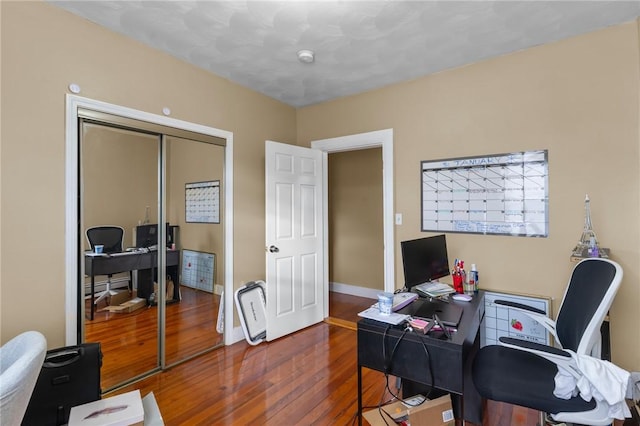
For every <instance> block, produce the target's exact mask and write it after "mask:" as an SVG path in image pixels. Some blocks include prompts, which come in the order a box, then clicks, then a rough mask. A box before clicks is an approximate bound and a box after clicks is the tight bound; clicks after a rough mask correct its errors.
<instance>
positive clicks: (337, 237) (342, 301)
mask: <svg viewBox="0 0 640 426" xmlns="http://www.w3.org/2000/svg"><path fill="white" fill-rule="evenodd" d="M328 157H329V159H328V167H329V169H328V176H329V179H328V185H329V188H328V194H329V205H328V212H329V286H330V287H329V292H330V297H329V315H330V317H331V318H332V319H333V320H335V319H339V320H351V321H352V322H353V319H355V318H357V315H356V314H357V313H358V312H360V311H362V310H364V309H366V308H368V307H369V306H371V305H372V304H373V303H375V300H377V294H378V293H380V292H382V291H384V238H383V230H384V229H383V215H382V212H383V208H382V206H383V203H382V195H383V194H382V148H380V147H376V148H367V149H358V150H353V151H341V152H334V153H330V154H329V156H328ZM334 302H336V303H334ZM347 305H353V312H350V311H349V310H346V312H345V311H344V310H342V309H339V307H341V306H347Z"/></svg>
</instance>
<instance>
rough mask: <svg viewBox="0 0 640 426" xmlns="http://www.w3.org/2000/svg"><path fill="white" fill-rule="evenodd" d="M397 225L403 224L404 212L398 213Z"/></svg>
mask: <svg viewBox="0 0 640 426" xmlns="http://www.w3.org/2000/svg"><path fill="white" fill-rule="evenodd" d="M396 225H402V213H396Z"/></svg>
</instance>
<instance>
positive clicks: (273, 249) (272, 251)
mask: <svg viewBox="0 0 640 426" xmlns="http://www.w3.org/2000/svg"><path fill="white" fill-rule="evenodd" d="M269 251H270V252H271V253H277V252H279V251H280V249H279V248H278V247H276V246H269Z"/></svg>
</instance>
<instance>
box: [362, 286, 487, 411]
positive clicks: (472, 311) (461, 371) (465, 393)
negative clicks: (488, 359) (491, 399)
mask: <svg viewBox="0 0 640 426" xmlns="http://www.w3.org/2000/svg"><path fill="white" fill-rule="evenodd" d="M451 303H453V304H457V305H460V306H462V307H463V308H464V312H463V314H462V317H461V318H460V323H459V324H458V327H457V329H458V331H456V332H454V333H452V335H451V340H443V339H439V338H436V337H432V336H429V335H427V336H425V335H423V334H418V333H415V332H407V333H406V334H405V335H404V337H403V338H402V340H401V341H400V343H398V346H397V347H396V349H395V352H393V348H394V346H395V345H396V342H398V340H400V337H401V336H402V334H403V328H402V327H400V326H389V325H388V324H385V323H381V322H378V321H374V320H369V319H361V320H360V321H358V424H362V367H367V368H370V369H373V370H378V371H382V372H384V371H385V366H388V370H387V373H388V374H390V375H392V376H396V377H401V378H402V379H403V387H404V386H405V385H408V386H407V387H409V388H412V389H426V390H428V389H429V387H430V386H431V385H432V384H433V386H434V387H435V388H437V389H440V390H443V391H446V392H450V393H451V397H452V402H453V411H454V415H455V417H456V418H457V419H464V420H466V421H469V422H472V423H477V424H482V398H481V397H480V394H478V391H477V390H476V388H475V386H474V385H473V381H472V378H471V365H472V363H473V358H474V357H475V354H476V352H477V351H478V349H479V348H480V335H479V330H480V322H481V320H482V317H483V315H484V293H483V292H482V291H481V292H479V294H477V295H476V296H475V297H474V298H473V300H472V301H471V302H457V301H451ZM383 344H384V351H383V346H382V345H383ZM425 347H426V349H427V350H428V353H429V356H427V352H426V351H425ZM392 352H393V359H391V360H389V358H391V353H392ZM385 355H386V358H387V359H385ZM429 358H431V360H430V361H431V369H432V371H433V376H434V377H433V378H432V377H431V373H430V368H429ZM407 382H408V383H407ZM407 387H405V389H407ZM404 396H405V397H410V396H413V394H411V395H409V394H408V395H404Z"/></svg>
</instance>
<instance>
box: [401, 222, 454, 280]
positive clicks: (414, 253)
mask: <svg viewBox="0 0 640 426" xmlns="http://www.w3.org/2000/svg"><path fill="white" fill-rule="evenodd" d="M400 247H401V249H402V265H403V267H404V285H405V286H406V287H407V289H408V290H410V289H411V287H413V286H414V285H418V284H422V283H425V282H429V281H433V280H437V279H438V278H442V277H446V276H447V275H449V274H450V273H451V272H450V270H449V259H448V257H447V241H446V239H445V236H444V234H442V235H436V236H434V237H426V238H419V239H417V240H409V241H402V242H401V243H400Z"/></svg>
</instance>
